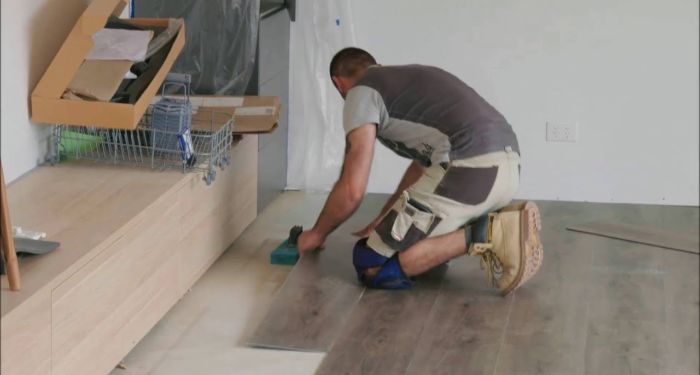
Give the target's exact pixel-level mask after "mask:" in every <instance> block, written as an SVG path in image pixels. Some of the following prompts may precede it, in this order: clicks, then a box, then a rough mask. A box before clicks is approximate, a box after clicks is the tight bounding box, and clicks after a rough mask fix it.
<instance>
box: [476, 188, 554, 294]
mask: <svg viewBox="0 0 700 375" xmlns="http://www.w3.org/2000/svg"><path fill="white" fill-rule="evenodd" d="M541 229H542V222H541V219H540V212H539V209H538V208H537V205H536V204H535V203H534V202H530V201H528V202H525V203H517V204H512V205H509V206H506V207H505V208H503V209H502V210H500V211H498V212H496V213H490V214H489V215H488V228H487V232H486V240H485V242H474V243H472V244H471V245H470V246H469V250H468V251H467V253H468V254H469V255H472V256H480V257H481V267H482V268H483V269H484V270H485V271H486V275H487V278H488V279H489V281H490V282H491V283H492V285H494V286H496V287H497V288H498V289H500V291H501V294H503V295H504V296H505V295H507V294H508V293H510V292H512V291H514V290H515V289H517V288H518V287H520V286H521V285H523V284H524V283H525V282H526V281H527V280H529V279H530V278H531V277H532V276H533V275H534V274H535V273H537V270H538V269H539V268H540V265H541V264H542V258H543V256H544V254H543V249H542V243H541V242H540V236H539V232H540V230H541ZM476 237H478V236H475V238H476ZM482 237H483V236H482Z"/></svg>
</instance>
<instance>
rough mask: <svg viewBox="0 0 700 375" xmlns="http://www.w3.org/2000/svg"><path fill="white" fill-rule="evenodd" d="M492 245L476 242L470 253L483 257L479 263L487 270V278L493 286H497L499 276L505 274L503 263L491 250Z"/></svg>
mask: <svg viewBox="0 0 700 375" xmlns="http://www.w3.org/2000/svg"><path fill="white" fill-rule="evenodd" d="M492 247H493V245H491V244H482V243H479V244H476V243H475V244H474V246H473V248H472V251H470V255H472V256H478V257H480V258H481V259H480V262H479V263H480V266H481V269H482V270H484V271H486V280H487V281H488V282H489V283H490V284H491V285H492V286H497V281H498V278H499V277H500V276H501V275H502V274H503V263H501V260H500V259H498V257H497V256H496V254H494V252H493V251H492V250H491V248H492Z"/></svg>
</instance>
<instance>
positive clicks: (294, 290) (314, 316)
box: [249, 249, 363, 351]
mask: <svg viewBox="0 0 700 375" xmlns="http://www.w3.org/2000/svg"><path fill="white" fill-rule="evenodd" d="M334 250H335V249H334ZM347 254H348V252H341V251H330V250H329V251H324V252H323V253H315V254H311V255H306V256H303V257H302V258H301V259H300V260H299V262H298V263H297V265H296V266H295V267H294V269H292V271H291V272H290V274H289V276H288V277H287V280H286V281H285V284H284V285H283V286H282V289H281V290H280V292H279V293H278V296H277V297H276V298H275V300H274V302H273V304H272V306H271V307H270V309H269V311H268V312H267V314H266V316H265V318H264V319H263V321H262V323H261V324H260V326H259V328H258V330H257V331H256V332H255V333H254V334H253V337H252V338H251V339H250V341H249V345H251V346H254V347H264V348H277V349H292V350H302V351H326V350H328V348H329V347H330V345H331V343H332V342H333V339H334V338H335V334H336V333H337V332H338V331H339V330H340V327H341V324H342V323H343V321H344V318H345V316H346V315H347V313H348V312H350V311H351V310H352V308H353V307H354V306H355V304H356V303H357V300H358V299H359V298H360V295H361V294H362V290H363V288H362V287H361V286H360V285H358V284H357V282H356V280H355V279H354V274H353V270H352V269H348V267H352V263H351V261H350V258H349V257H348V256H347Z"/></svg>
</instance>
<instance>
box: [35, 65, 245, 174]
mask: <svg viewBox="0 0 700 375" xmlns="http://www.w3.org/2000/svg"><path fill="white" fill-rule="evenodd" d="M169 85H176V86H179V87H181V88H183V89H184V91H185V95H184V97H183V96H179V97H167V96H166V95H165V94H164V93H165V87H166V86H169ZM232 132H233V119H232V116H231V115H230V114H228V113H223V112H216V111H204V110H203V109H199V112H198V113H197V116H196V117H195V118H193V117H192V107H191V103H190V100H189V76H184V75H173V74H171V75H169V76H168V80H167V81H166V83H165V84H164V85H163V96H162V99H161V100H160V101H158V102H157V103H154V104H153V105H151V106H150V107H149V108H148V110H147V111H146V114H145V115H144V116H143V118H142V119H141V121H140V122H139V124H138V126H137V127H136V129H134V130H123V129H105V128H96V127H89V126H72V125H56V126H54V129H53V136H52V148H51V149H52V150H51V152H50V156H49V161H50V162H51V164H55V163H58V162H61V161H64V160H91V161H95V162H103V163H110V164H122V165H133V166H139V167H148V168H151V169H154V170H165V169H179V170H181V171H182V172H183V173H185V172H202V173H203V179H204V181H206V183H207V185H210V184H211V183H212V182H214V180H215V179H216V168H217V167H218V168H220V169H222V170H223V169H224V168H225V167H226V166H228V165H229V164H230V150H231V145H232V143H233V133H232Z"/></svg>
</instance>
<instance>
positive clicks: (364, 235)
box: [353, 220, 381, 238]
mask: <svg viewBox="0 0 700 375" xmlns="http://www.w3.org/2000/svg"><path fill="white" fill-rule="evenodd" d="M380 221H381V220H374V221H372V222H371V223H369V225H367V226H366V227H364V228H362V229H360V230H358V231H357V232H355V233H353V235H355V236H357V237H360V238H367V237H369V235H370V234H372V231H373V230H374V228H376V227H377V225H379V223H380Z"/></svg>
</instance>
